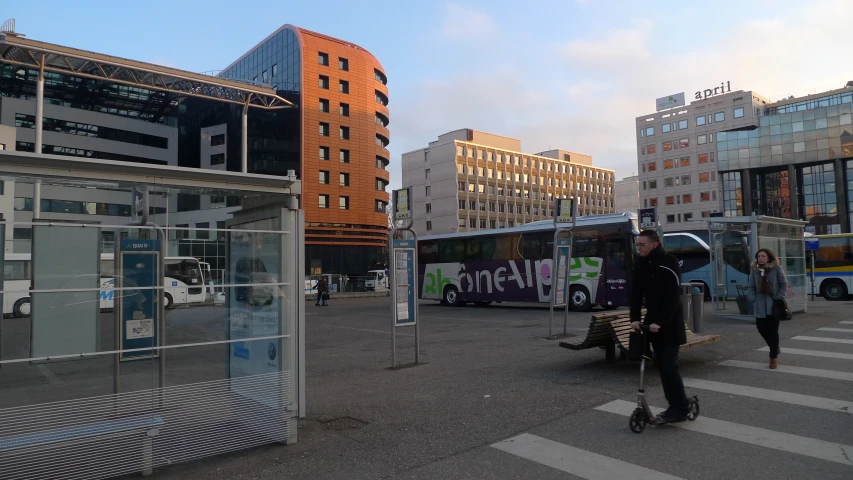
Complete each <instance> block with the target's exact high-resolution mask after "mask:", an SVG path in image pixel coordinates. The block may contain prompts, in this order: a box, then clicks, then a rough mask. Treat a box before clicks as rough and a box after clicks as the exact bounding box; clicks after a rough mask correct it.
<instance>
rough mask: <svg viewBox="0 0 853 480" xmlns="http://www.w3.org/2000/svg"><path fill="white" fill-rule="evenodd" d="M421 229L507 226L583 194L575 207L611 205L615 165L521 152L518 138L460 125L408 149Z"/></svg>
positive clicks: (557, 153)
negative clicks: (424, 144) (423, 145)
mask: <svg viewBox="0 0 853 480" xmlns="http://www.w3.org/2000/svg"><path fill="white" fill-rule="evenodd" d="M402 169H403V186H404V187H413V189H412V190H413V193H412V196H413V198H412V205H413V208H414V210H413V219H414V227H413V228H414V229H415V231H416V232H417V233H418V234H420V235H430V234H440V233H454V232H465V231H471V230H481V229H492V228H508V227H514V226H519V225H523V224H525V223H529V222H532V221H536V220H544V219H550V218H553V216H552V209H553V205H554V198H556V197H575V198H577V199H578V215H581V216H582V215H596V214H604V213H613V212H614V211H615V208H614V197H613V186H614V172H613V170H609V169H606V168H599V167H594V166H592V157H590V156H589V155H582V154H578V153H572V152H569V151H564V150H550V151H547V152H540V153H537V154H529V153H523V152H521V141H520V140H517V139H514V138H508V137H502V136H499V135H493V134H490V133H485V132H479V131H476V130H471V129H461V130H456V131H452V132H449V133H446V134H444V135H440V136H439V137H438V139H437V140H435V141H433V142H430V143H429V146H428V147H426V148H422V149H419V150H415V151H412V152H408V153H404V154H403V158H402Z"/></svg>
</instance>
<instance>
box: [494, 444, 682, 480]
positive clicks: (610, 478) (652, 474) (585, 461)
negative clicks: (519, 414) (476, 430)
mask: <svg viewBox="0 0 853 480" xmlns="http://www.w3.org/2000/svg"><path fill="white" fill-rule="evenodd" d="M492 447H494V448H496V449H498V450H502V451H504V452H507V453H511V454H513V455H516V456H519V457H522V458H526V459H528V460H532V461H534V462H536V463H539V464H542V465H547V466H549V467H551V468H556V469H557V470H561V471H563V472H566V473H570V474H572V475H575V476H578V477H581V478H585V479H587V480H614V479H617V478H635V479H638V480H640V479H641V480H657V479H660V480H681V479H680V478H679V477H674V476H672V475H667V474H665V473H661V472H657V471H654V470H650V469H648V468H645V467H641V466H639V465H633V464H631V463H627V462H623V461H621V460H617V459H615V458H611V457H606V456H604V455H599V454H597V453H593V452H589V451H586V450H581V449H579V448H575V447H571V446H569V445H565V444H562V443H559V442H555V441H552V440H548V439H547V438H542V437H537V436H536V435H530V434H528V433H523V434H521V435H518V436H516V437H512V438H509V439H507V440H504V441H502V442H498V443H496V444H494V445H492Z"/></svg>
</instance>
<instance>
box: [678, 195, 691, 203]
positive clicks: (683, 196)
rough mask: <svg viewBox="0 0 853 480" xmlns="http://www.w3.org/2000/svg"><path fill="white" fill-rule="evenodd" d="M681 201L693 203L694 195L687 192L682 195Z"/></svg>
mask: <svg viewBox="0 0 853 480" xmlns="http://www.w3.org/2000/svg"><path fill="white" fill-rule="evenodd" d="M681 203H693V195H691V194H689V193H685V194H684V195H682V196H681Z"/></svg>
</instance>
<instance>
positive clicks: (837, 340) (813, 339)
mask: <svg viewBox="0 0 853 480" xmlns="http://www.w3.org/2000/svg"><path fill="white" fill-rule="evenodd" d="M791 340H804V341H807V342H826V343H844V344H847V345H853V340H848V339H846V338H828V337H805V336H800V335H797V336H796V337H793V338H792V339H791Z"/></svg>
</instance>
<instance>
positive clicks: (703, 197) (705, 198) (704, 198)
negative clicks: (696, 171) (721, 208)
mask: <svg viewBox="0 0 853 480" xmlns="http://www.w3.org/2000/svg"><path fill="white" fill-rule="evenodd" d="M699 201H700V202H710V201H711V192H699Z"/></svg>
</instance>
